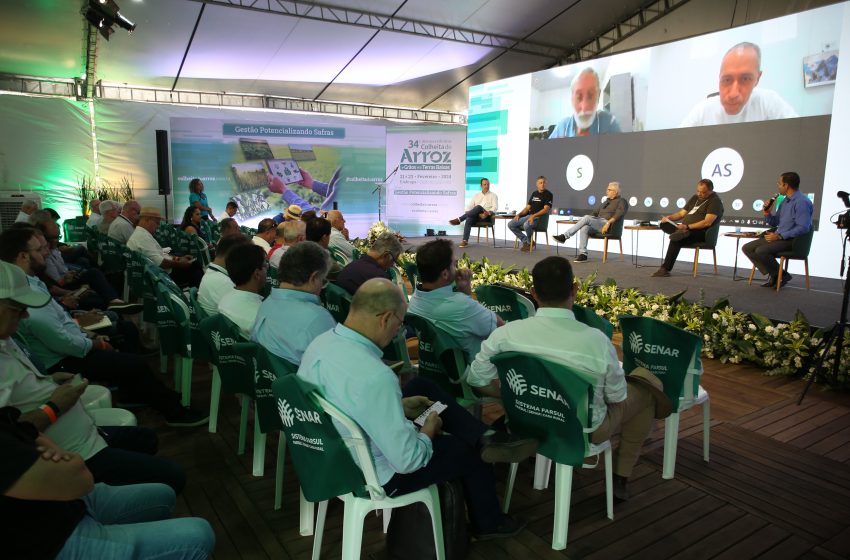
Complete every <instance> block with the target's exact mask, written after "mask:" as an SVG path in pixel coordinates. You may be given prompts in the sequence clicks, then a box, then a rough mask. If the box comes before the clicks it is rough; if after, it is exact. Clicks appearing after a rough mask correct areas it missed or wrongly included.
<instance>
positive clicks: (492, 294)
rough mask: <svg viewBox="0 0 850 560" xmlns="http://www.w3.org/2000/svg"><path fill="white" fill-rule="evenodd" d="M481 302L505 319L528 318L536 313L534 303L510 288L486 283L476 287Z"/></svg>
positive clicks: (477, 296) (476, 294)
mask: <svg viewBox="0 0 850 560" xmlns="http://www.w3.org/2000/svg"><path fill="white" fill-rule="evenodd" d="M475 297H476V298H478V301H479V303H481V305H483V306H484V307H486V308H487V309H489V310H490V311H494V312H495V313H496V315H498V316H499V317H501V318H502V319H504V320H505V321H517V320H520V319H528V318H529V317H531V316H533V315H534V304H533V303H532V302H531V301H530V300H529V299H528V298H526V297H524V296H522V295H520V294H518V293H517V292H515V291H514V290H511V289H510V288H505V287H503V286H493V285H485V286H478V287H477V288H475Z"/></svg>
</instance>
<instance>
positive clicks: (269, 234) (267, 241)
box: [251, 218, 277, 255]
mask: <svg viewBox="0 0 850 560" xmlns="http://www.w3.org/2000/svg"><path fill="white" fill-rule="evenodd" d="M276 235H277V222H275V221H274V220H272V219H271V218H265V219H263V220H260V223H259V224H257V235H255V236H254V238H253V239H252V240H251V241H253V242H254V245H258V246H260V247H262V249H263V253H265V254H266V255H268V254H269V251H270V250H271V248H272V243H274V238H275V236H276Z"/></svg>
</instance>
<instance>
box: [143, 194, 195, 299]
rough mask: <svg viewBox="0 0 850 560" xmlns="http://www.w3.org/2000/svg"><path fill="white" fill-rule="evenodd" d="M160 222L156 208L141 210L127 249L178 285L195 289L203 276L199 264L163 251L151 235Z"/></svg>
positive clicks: (190, 259)
mask: <svg viewBox="0 0 850 560" xmlns="http://www.w3.org/2000/svg"><path fill="white" fill-rule="evenodd" d="M161 222H162V215H161V214H160V213H159V209H158V208H151V207H148V208H143V209H142V211H141V213H140V214H139V225H137V226H136V229H135V230H134V231H133V235H131V236H130V239H128V240H127V248H128V249H132V250H133V251H138V252H139V253H142V254H143V255H144V256H146V257H147V258H149V259H150V260H151V261H153V263H154V264H155V265H157V266H158V267H160V268H162V269H163V270H165V271H167V272H168V273H169V274H171V276H172V278H173V279H174V281H175V282H176V283H178V284H188V285H189V286H194V287H197V286H198V285H200V283H201V278H202V277H203V275H204V272H203V269H202V268H201V265H200V263H198V262H196V261H195V259H194V258H192V257H190V256H179V255H172V254H170V253H166V252H165V251H163V249H162V246H161V245H160V244H159V242H158V241H157V240H156V239H154V236H153V234H154V233H156V229H157V228H158V227H159V224H160V223H161Z"/></svg>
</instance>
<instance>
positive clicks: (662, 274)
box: [652, 266, 670, 278]
mask: <svg viewBox="0 0 850 560" xmlns="http://www.w3.org/2000/svg"><path fill="white" fill-rule="evenodd" d="M652 276H653V277H655V278H666V277H668V276H670V271H669V270H667V269H666V268H664V267H663V266H659V267H658V270H656V271H655V272H653V273H652Z"/></svg>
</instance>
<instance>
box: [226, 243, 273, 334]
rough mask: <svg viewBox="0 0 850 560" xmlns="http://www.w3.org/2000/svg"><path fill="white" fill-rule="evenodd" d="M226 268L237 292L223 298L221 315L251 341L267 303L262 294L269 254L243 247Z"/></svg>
mask: <svg viewBox="0 0 850 560" xmlns="http://www.w3.org/2000/svg"><path fill="white" fill-rule="evenodd" d="M272 231H274V230H272ZM225 266H226V267H227V274H228V275H229V276H230V279H231V280H232V281H233V284H234V285H235V287H236V289H234V290H231V291H230V292H228V293H226V294H225V295H224V297H222V298H221V301H219V302H218V312H219V313H221V314H222V315H224V316H225V317H227V318H228V319H230V320H231V321H233V322H234V323H236V325H237V326H238V327H239V330H240V331H242V336H244V337H245V338H246V339H249V338H251V330H252V329H253V328H254V321H256V319H257V312H258V311H259V310H260V304H262V303H263V298H262V297H261V296H260V290H261V289H262V288H263V286H265V285H266V274H267V271H268V261H267V260H266V252H265V251H263V249H262V248H261V247H258V246H257V245H245V246H240V247H239V248H238V250H236V251H231V252H230V254H229V255H228V256H227V259H226V260H225Z"/></svg>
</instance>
